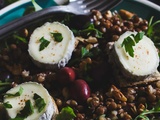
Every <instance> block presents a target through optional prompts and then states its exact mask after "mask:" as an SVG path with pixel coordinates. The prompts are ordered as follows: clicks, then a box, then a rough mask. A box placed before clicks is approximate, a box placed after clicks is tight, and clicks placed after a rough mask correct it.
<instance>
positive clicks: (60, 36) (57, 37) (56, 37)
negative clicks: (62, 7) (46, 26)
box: [51, 33, 63, 42]
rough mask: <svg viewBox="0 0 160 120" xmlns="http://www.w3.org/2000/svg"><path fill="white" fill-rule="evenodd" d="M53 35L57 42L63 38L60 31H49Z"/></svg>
mask: <svg viewBox="0 0 160 120" xmlns="http://www.w3.org/2000/svg"><path fill="white" fill-rule="evenodd" d="M51 34H52V36H53V37H54V40H55V41H57V42H61V41H62V40H63V36H62V34H61V33H51Z"/></svg>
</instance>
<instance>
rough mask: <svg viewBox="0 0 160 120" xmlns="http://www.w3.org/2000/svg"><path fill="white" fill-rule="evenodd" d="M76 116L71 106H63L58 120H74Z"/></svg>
mask: <svg viewBox="0 0 160 120" xmlns="http://www.w3.org/2000/svg"><path fill="white" fill-rule="evenodd" d="M75 117H76V115H75V113H74V111H73V109H72V108H71V107H69V106H67V107H64V108H62V110H61V112H60V113H59V114H58V115H57V117H56V120H73V119H74V118H75Z"/></svg>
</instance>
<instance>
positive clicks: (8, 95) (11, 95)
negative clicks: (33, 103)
mask: <svg viewBox="0 0 160 120" xmlns="http://www.w3.org/2000/svg"><path fill="white" fill-rule="evenodd" d="M22 93H23V88H22V87H20V88H19V91H18V92H16V93H15V94H11V93H5V96H6V97H17V96H20V95H21V94H22Z"/></svg>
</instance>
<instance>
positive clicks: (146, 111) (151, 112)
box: [134, 100, 160, 120]
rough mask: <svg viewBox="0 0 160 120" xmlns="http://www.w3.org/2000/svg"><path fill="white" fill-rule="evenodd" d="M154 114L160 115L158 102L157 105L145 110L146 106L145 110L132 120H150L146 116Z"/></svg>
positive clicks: (159, 103)
mask: <svg viewBox="0 0 160 120" xmlns="http://www.w3.org/2000/svg"><path fill="white" fill-rule="evenodd" d="M155 113H160V100H159V101H158V102H157V104H156V105H155V106H154V107H153V108H152V109H151V110H147V105H146V109H144V111H143V112H142V113H140V114H139V115H138V116H137V117H136V118H135V119H134V120H139V118H142V119H144V120H150V119H149V118H148V117H147V115H149V114H155Z"/></svg>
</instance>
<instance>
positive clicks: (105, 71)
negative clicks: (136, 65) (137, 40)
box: [0, 10, 160, 120]
mask: <svg viewBox="0 0 160 120" xmlns="http://www.w3.org/2000/svg"><path fill="white" fill-rule="evenodd" d="M126 12H127V13H128V14H129V15H128V14H127V15H126V14H124V13H126ZM123 15H124V16H123ZM67 16H68V15H67ZM69 16H70V15H69ZM71 16H72V17H71V18H72V19H71V21H75V19H77V17H78V18H79V17H84V16H75V15H71ZM133 16H134V17H133ZM91 18H92V19H90V18H89V19H88V17H87V18H86V19H85V21H84V22H83V23H82V22H81V24H85V23H88V21H90V20H92V21H91V22H92V23H93V25H94V29H93V30H91V31H89V34H88V33H87V34H86V33H85V32H82V31H83V30H82V29H84V28H83V27H82V26H81V25H78V26H76V29H77V28H78V30H81V34H80V35H79V32H80V31H78V33H77V31H75V28H73V26H74V27H75V24H76V23H75V24H74V25H73V24H72V25H73V26H72V25H71V24H70V23H68V20H66V19H65V20H66V21H65V20H64V21H62V20H59V21H61V22H63V23H64V24H66V25H68V26H70V27H71V28H73V29H72V30H73V31H75V32H74V33H75V35H76V36H77V37H76V40H77V44H76V47H75V50H74V52H73V56H72V58H71V60H70V61H69V63H68V64H67V66H66V67H69V68H72V69H73V70H74V72H75V73H76V79H83V80H85V81H86V82H87V84H88V85H89V87H90V89H91V94H90V96H89V97H87V99H86V101H85V102H81V101H77V100H75V99H73V97H71V95H70V92H67V91H69V88H70V85H69V84H61V83H59V82H58V81H57V80H56V79H57V74H58V71H60V70H53V71H50V70H43V69H39V68H37V67H36V66H35V65H34V64H33V63H32V61H31V60H30V57H29V55H28V53H27V43H25V42H24V41H23V42H21V41H20V40H23V39H22V38H26V39H25V40H28V38H29V36H30V34H31V33H32V32H31V31H32V30H33V29H29V28H25V29H23V31H22V30H21V31H18V32H17V33H16V34H14V38H12V39H14V40H13V41H12V42H11V41H10V42H11V43H9V42H6V47H5V48H3V49H2V50H1V56H0V59H1V61H2V62H1V64H0V66H1V67H2V70H1V76H2V77H1V79H2V82H7V83H8V82H9V83H11V84H9V86H8V85H7V87H9V88H10V87H14V86H15V85H16V84H20V83H22V82H27V81H35V82H39V83H42V84H43V85H44V86H45V87H46V88H47V89H48V91H50V94H51V95H52V96H53V98H54V99H55V101H56V104H57V106H58V108H59V111H60V110H61V109H62V108H63V107H65V106H70V107H71V108H72V109H73V110H74V112H75V114H76V117H75V118H74V119H75V120H91V119H98V120H101V119H107V120H110V119H119V120H121V119H122V120H126V119H134V118H136V116H138V115H139V114H140V113H142V112H143V111H144V110H145V109H146V105H145V104H147V105H148V106H147V109H152V108H153V107H154V106H155V104H156V103H157V102H158V100H159V96H160V87H159V86H160V85H159V84H160V83H159V81H156V82H152V83H149V84H148V83H147V84H142V85H138V86H129V87H124V88H123V87H122V88H121V87H120V86H119V85H118V84H116V80H114V77H113V76H114V73H113V72H112V67H111V65H110V64H109V63H108V62H106V61H107V59H108V56H107V53H106V45H107V43H108V42H111V41H116V40H117V39H118V38H119V36H120V35H121V34H122V33H124V32H125V31H128V30H129V31H134V30H135V31H137V32H139V31H147V29H148V21H147V20H145V19H142V18H140V17H139V16H137V15H135V14H132V13H130V12H129V11H125V10H123V11H118V12H114V13H111V12H110V11H107V12H106V14H102V13H100V12H99V11H96V10H93V11H92V16H91ZM62 19H63V18H62ZM69 19H70V18H69ZM51 21H52V20H51ZM76 22H80V21H76ZM72 23H73V22H72ZM92 27H93V26H92ZM87 28H88V27H87ZM85 29H86V27H85ZM8 39H11V38H8ZM15 41H16V42H15ZM26 42H28V41H26ZM88 51H89V52H88ZM77 58H78V59H77ZM10 85H11V86H10ZM6 89H8V88H6V87H5V88H4V89H3V90H2V93H3V92H5V91H6ZM113 91H116V93H118V94H115V92H113ZM117 95H121V97H120V99H119V97H118V96H117ZM1 99H3V96H2V95H1ZM157 117H158V115H157V114H154V115H149V118H150V119H151V118H157Z"/></svg>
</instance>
